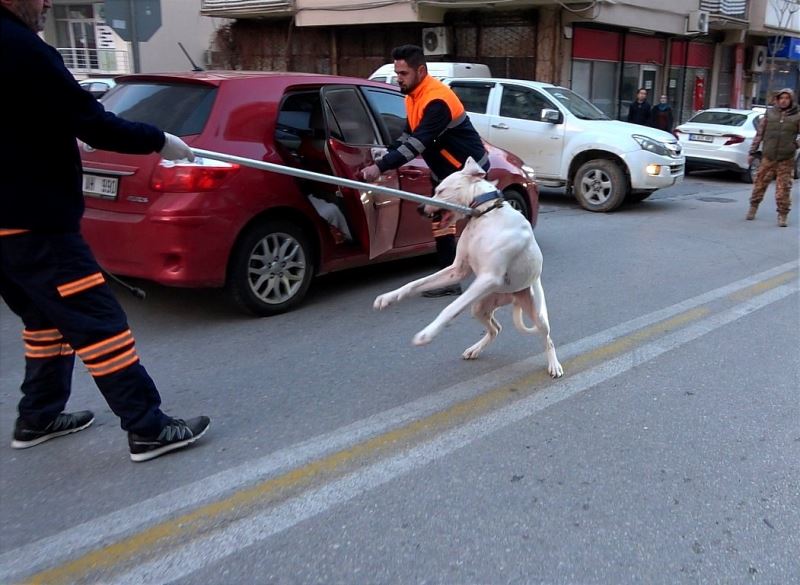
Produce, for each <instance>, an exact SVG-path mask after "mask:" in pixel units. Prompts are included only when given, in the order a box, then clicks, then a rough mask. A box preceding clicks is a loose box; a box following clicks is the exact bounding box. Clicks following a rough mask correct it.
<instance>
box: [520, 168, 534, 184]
mask: <svg viewBox="0 0 800 585" xmlns="http://www.w3.org/2000/svg"><path fill="white" fill-rule="evenodd" d="M520 168H521V169H522V172H523V173H525V176H526V177H528V180H529V181H531V182H533V181H536V171H535V170H533V167H529V166H528V165H522V166H521V167H520Z"/></svg>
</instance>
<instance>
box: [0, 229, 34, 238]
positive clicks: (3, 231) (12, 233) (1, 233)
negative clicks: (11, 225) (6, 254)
mask: <svg viewBox="0 0 800 585" xmlns="http://www.w3.org/2000/svg"><path fill="white" fill-rule="evenodd" d="M29 231H30V230H10V229H7V228H2V229H0V238H2V237H3V236H16V235H17V234H26V233H28V232H29Z"/></svg>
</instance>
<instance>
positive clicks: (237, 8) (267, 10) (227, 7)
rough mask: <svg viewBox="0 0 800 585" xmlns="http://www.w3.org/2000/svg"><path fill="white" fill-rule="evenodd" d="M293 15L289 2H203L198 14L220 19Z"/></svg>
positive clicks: (241, 0) (217, 0)
mask: <svg viewBox="0 0 800 585" xmlns="http://www.w3.org/2000/svg"><path fill="white" fill-rule="evenodd" d="M292 13H293V2H292V1H291V0H203V1H202V3H201V4H200V14H202V15H203V16H217V17H222V18H243V17H258V16H281V15H289V14H292Z"/></svg>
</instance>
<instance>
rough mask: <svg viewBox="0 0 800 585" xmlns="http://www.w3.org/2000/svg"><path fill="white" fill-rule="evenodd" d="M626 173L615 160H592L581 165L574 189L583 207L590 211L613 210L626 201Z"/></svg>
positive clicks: (574, 181) (573, 185) (574, 180)
mask: <svg viewBox="0 0 800 585" xmlns="http://www.w3.org/2000/svg"><path fill="white" fill-rule="evenodd" d="M627 190H628V189H627V184H626V181H625V173H623V172H622V169H621V168H619V165H617V164H616V163H615V162H614V161H611V160H607V159H602V158H599V159H595V160H590V161H589V162H586V163H584V164H582V165H581V166H580V168H579V169H578V172H577V173H575V177H574V179H573V182H572V191H573V194H574V195H575V199H577V200H578V203H580V205H581V207H583V208H584V209H587V210H589V211H597V212H605V211H612V210H614V209H616V208H617V207H619V206H620V205H621V204H622V202H623V201H625V195H626V192H627Z"/></svg>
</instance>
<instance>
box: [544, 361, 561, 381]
mask: <svg viewBox="0 0 800 585" xmlns="http://www.w3.org/2000/svg"><path fill="white" fill-rule="evenodd" d="M547 371H548V372H549V373H550V376H551V377H553V378H560V377H561V376H563V375H564V368H562V367H561V364H560V363H559V361H558V360H555V361H554V362H553V363H549V364H547Z"/></svg>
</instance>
